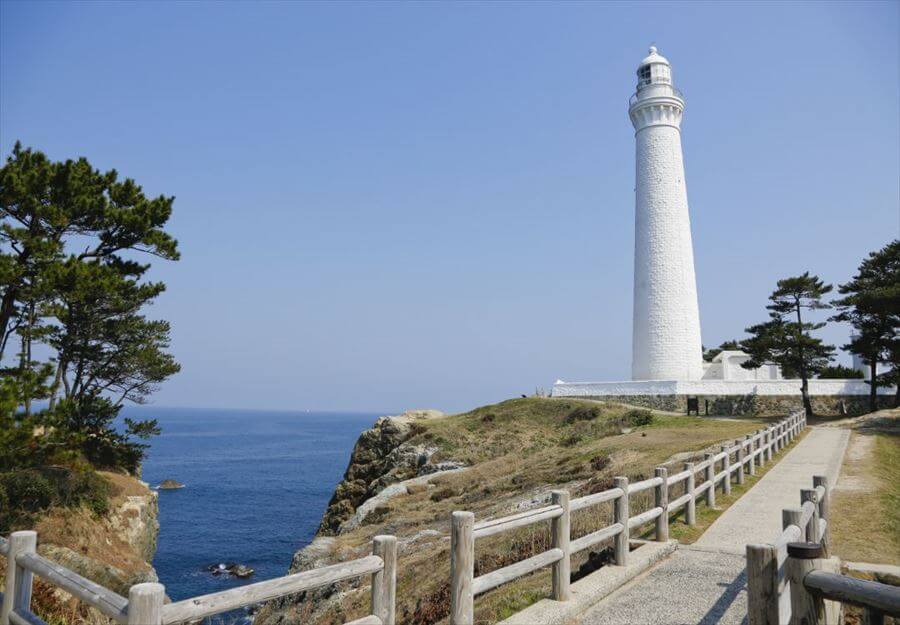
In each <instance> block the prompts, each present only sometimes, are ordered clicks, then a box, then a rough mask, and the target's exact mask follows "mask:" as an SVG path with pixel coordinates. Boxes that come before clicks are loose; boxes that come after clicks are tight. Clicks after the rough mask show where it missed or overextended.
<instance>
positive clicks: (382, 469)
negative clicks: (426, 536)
mask: <svg viewBox="0 0 900 625" xmlns="http://www.w3.org/2000/svg"><path fill="white" fill-rule="evenodd" d="M443 416H444V413H442V412H440V411H439V410H409V411H407V412H404V413H403V414H402V415H398V416H392V417H381V418H380V419H378V420H377V421H376V422H375V425H374V426H372V428H371V429H368V430H366V431H365V432H363V433H362V434H360V436H359V439H358V440H357V441H356V445H355V446H354V447H353V453H352V454H351V455H350V463H349V465H348V466H347V471H346V472H345V473H344V479H343V480H341V482H340V483H339V484H338V485H337V488H335V490H334V494H333V495H332V497H331V501H329V502H328V508H327V509H326V510H325V514H324V515H323V517H322V522H321V524H320V525H319V531H318V533H317V535H319V536H333V535H335V534H338V533H340V532H341V530H342V528H343V529H344V530H346V529H352V527H355V526H356V525H358V524H359V523H360V522H362V521H363V518H364V517H365V516H367V514H368V513H370V512H373V511H375V509H376V508H377V505H374V506H373V505H369V506H367V507H366V508H365V509H363V514H362V515H360V514H357V512H358V510H359V509H360V506H362V505H363V504H364V503H365V502H367V501H368V500H371V499H372V498H373V497H376V496H378V495H379V494H380V493H381V494H383V491H384V490H385V489H386V488H387V487H388V486H390V485H392V484H396V483H398V482H403V481H406V480H410V479H412V478H415V477H418V476H423V475H430V474H434V473H437V472H440V471H446V470H452V469H457V468H459V467H460V466H461V464H460V463H454V462H437V463H434V462H431V461H432V459H433V458H434V454H435V452H437V451H438V448H437V447H436V446H435V445H427V444H423V443H420V444H410V443H408V442H407V440H408V439H409V438H410V436H412V435H413V434H414V433H416V432H418V431H419V429H420V428H418V427H417V425H419V424H420V423H421V422H422V421H427V420H429V419H438V418H440V417H443ZM402 490H405V489H400V488H395V489H392V490H391V493H400V492H401V491H402ZM382 499H386V498H385V497H384V496H382ZM348 525H349V527H347V526H348Z"/></svg>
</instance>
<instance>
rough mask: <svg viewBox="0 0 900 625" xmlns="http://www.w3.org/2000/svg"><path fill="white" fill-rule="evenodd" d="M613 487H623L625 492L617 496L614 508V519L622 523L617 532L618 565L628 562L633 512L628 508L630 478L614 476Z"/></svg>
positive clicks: (616, 551) (616, 552) (616, 554)
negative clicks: (629, 530)
mask: <svg viewBox="0 0 900 625" xmlns="http://www.w3.org/2000/svg"><path fill="white" fill-rule="evenodd" d="M613 487H615V488H621V489H622V491H624V492H623V494H621V495H619V496H618V497H616V500H615V504H614V505H615V507H614V508H613V521H614V522H616V523H620V524H621V525H622V531H621V532H619V533H618V534H616V542H615V556H616V564H617V565H618V566H625V565H626V564H628V548H629V547H628V534H629V532H628V517H629V515H630V514H631V513H630V512H629V510H628V478H627V477H614V478H613Z"/></svg>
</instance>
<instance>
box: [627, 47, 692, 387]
mask: <svg viewBox="0 0 900 625" xmlns="http://www.w3.org/2000/svg"><path fill="white" fill-rule="evenodd" d="M637 75H638V82H637V91H636V92H635V94H634V95H633V96H632V97H631V102H630V106H629V108H628V115H629V117H631V123H632V124H633V125H634V137H635V145H636V153H635V155H636V158H635V162H636V172H635V189H634V190H635V210H634V322H633V330H632V332H633V334H632V367H631V378H632V379H633V380H699V379H700V378H701V377H703V367H702V363H703V351H702V350H703V348H702V346H701V344H700V309H699V306H698V305H697V281H696V278H695V276H694V248H693V244H692V242H691V220H690V216H689V215H688V201H687V186H686V185H685V180H684V162H683V158H682V153H681V117H682V114H683V113H684V98H683V97H682V95H681V92H679V91H678V90H677V89H676V88H675V87H674V86H673V84H672V68H671V66H670V65H669V61H668V60H666V58H665V57H663V56H661V55H660V54H659V53H657V51H656V48H655V47H651V48H650V55H649V56H647V57H646V58H645V59H644V60H643V61H641V64H640V66H639V67H638V71H637Z"/></svg>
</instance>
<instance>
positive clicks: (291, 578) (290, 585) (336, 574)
mask: <svg viewBox="0 0 900 625" xmlns="http://www.w3.org/2000/svg"><path fill="white" fill-rule="evenodd" d="M382 568H384V560H382V559H381V558H379V557H378V556H374V555H373V556H366V557H364V558H360V559H358V560H353V561H351V562H346V563H340V564H332V565H329V566H324V567H322V568H319V569H313V570H310V571H303V572H302V573H294V574H293V575H286V576H284V577H277V578H275V579H269V580H266V581H264V582H257V583H255V584H249V585H247V586H238V587H237V588H230V589H228V590H222V591H220V592H214V593H210V594H208V595H202V596H200V597H194V598H193V599H185V600H184V601H178V602H176V603H170V604H168V605H165V606H163V623H164V624H169V623H181V622H182V621H194V620H199V619H202V618H205V617H207V616H212V615H214V614H219V613H221V612H227V611H228V610H234V609H236V608H240V607H242V606H245V605H250V604H253V603H260V602H262V601H268V600H270V599H274V598H276V597H281V596H284V595H292V594H294V593H298V592H302V591H304V590H312V589H314V588H321V587H322V586H329V585H331V584H335V583H337V582H342V581H344V580H347V579H352V578H354V577H362V576H363V575H368V574H371V573H375V572H377V571H380V570H382Z"/></svg>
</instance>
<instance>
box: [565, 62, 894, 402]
mask: <svg viewBox="0 0 900 625" xmlns="http://www.w3.org/2000/svg"><path fill="white" fill-rule="evenodd" d="M637 77H638V81H637V90H636V92H635V94H634V95H633V96H631V100H630V103H629V108H628V114H629V117H630V118H631V123H632V124H633V126H634V130H635V144H636V167H635V237H634V243H635V248H634V320H633V330H632V332H633V334H632V380H631V381H623V382H563V381H562V380H557V382H556V384H554V386H553V391H552V393H551V394H552V395H553V396H557V397H608V398H614V399H615V400H617V401H626V402H628V403H637V404H641V405H649V406H653V407H665V408H666V409H669V410H678V409H683V404H686V403H687V401H686V399H687V397H689V396H692V397H693V396H696V397H701V398H705V405H706V407H707V408H710V407H711V409H712V410H715V411H722V412H723V413H729V412H730V413H733V414H743V413H745V412H747V411H750V412H760V413H762V412H767V411H774V412H780V411H783V410H784V409H785V408H786V407H789V406H791V405H795V404H796V403H797V402H798V401H799V395H800V380H785V379H783V378H782V377H781V372H780V370H779V368H778V367H777V366H775V365H765V366H763V367H760V368H758V369H744V368H743V367H742V366H741V364H742V363H744V362H746V361H747V360H749V357H748V356H747V354H745V353H744V352H741V351H736V350H726V351H723V352H721V353H720V354H718V355H717V356H716V357H715V358H714V359H713V360H712V362H708V363H706V362H703V356H702V346H701V342H700V313H699V306H698V303H697V284H696V277H695V274H694V252H693V245H692V242H691V224H690V216H689V214H688V201H687V187H686V184H685V179H684V162H683V157H682V151H681V119H682V115H683V114H684V97H683V96H682V95H681V92H679V91H678V90H677V89H676V88H675V86H674V85H673V83H672V67H671V65H670V64H669V61H668V60H667V59H666V58H665V57H663V56H661V55H660V54H659V53H658V52H657V50H656V48H655V47H651V48H650V54H649V56H647V57H646V58H644V60H642V61H641V63H640V65H639V66H638V70H637ZM809 392H810V395H812V396H818V397H819V398H821V400H820V405H821V406H824V408H823V409H824V410H829V411H830V410H834V411H838V412H845V411H851V412H859V411H864V410H865V408H866V406H867V404H866V397H865V396H867V395H868V394H869V385H868V384H866V383H865V382H864V381H862V380H810V384H809ZM878 393H879V394H883V395H888V394H892V393H894V389H889V388H886V387H880V388H879V389H878Z"/></svg>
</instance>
